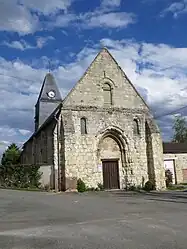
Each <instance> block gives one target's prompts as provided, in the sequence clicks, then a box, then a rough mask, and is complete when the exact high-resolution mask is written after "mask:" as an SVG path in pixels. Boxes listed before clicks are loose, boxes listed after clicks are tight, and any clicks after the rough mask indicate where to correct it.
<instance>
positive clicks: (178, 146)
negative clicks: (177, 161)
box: [163, 143, 187, 154]
mask: <svg viewBox="0 0 187 249" xmlns="http://www.w3.org/2000/svg"><path fill="white" fill-rule="evenodd" d="M163 152H164V154H180V153H181V154H182V153H187V143H163Z"/></svg>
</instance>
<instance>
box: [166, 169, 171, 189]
mask: <svg viewBox="0 0 187 249" xmlns="http://www.w3.org/2000/svg"><path fill="white" fill-rule="evenodd" d="M165 177H166V187H167V188H168V187H169V186H170V185H171V184H172V182H173V174H172V172H171V171H170V170H169V169H167V170H166V171H165Z"/></svg>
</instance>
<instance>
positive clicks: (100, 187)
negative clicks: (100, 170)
mask: <svg viewBox="0 0 187 249" xmlns="http://www.w3.org/2000/svg"><path fill="white" fill-rule="evenodd" d="M97 189H99V190H101V191H102V190H104V186H103V184H102V183H98V184H97Z"/></svg>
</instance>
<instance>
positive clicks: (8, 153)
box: [0, 143, 41, 188]
mask: <svg viewBox="0 0 187 249" xmlns="http://www.w3.org/2000/svg"><path fill="white" fill-rule="evenodd" d="M20 155H21V150H20V149H19V148H18V146H17V145H16V144H14V143H13V144H11V145H10V146H9V147H8V148H7V149H6V150H5V152H4V153H3V156H2V159H1V165H0V185H1V186H3V187H12V188H15V187H18V188H28V187H39V186H40V179H41V172H40V171H39V169H40V167H39V166H35V165H26V166H24V165H21V164H20Z"/></svg>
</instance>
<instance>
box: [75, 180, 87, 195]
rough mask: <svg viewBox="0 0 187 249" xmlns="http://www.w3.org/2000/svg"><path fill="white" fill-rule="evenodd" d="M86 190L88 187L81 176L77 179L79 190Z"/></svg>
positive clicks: (81, 191)
mask: <svg viewBox="0 0 187 249" xmlns="http://www.w3.org/2000/svg"><path fill="white" fill-rule="evenodd" d="M86 190H87V189H86V184H85V183H84V182H83V181H82V180H81V179H80V178H79V179H78V180H77V191H78V192H80V193H83V192H85V191H86Z"/></svg>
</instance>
